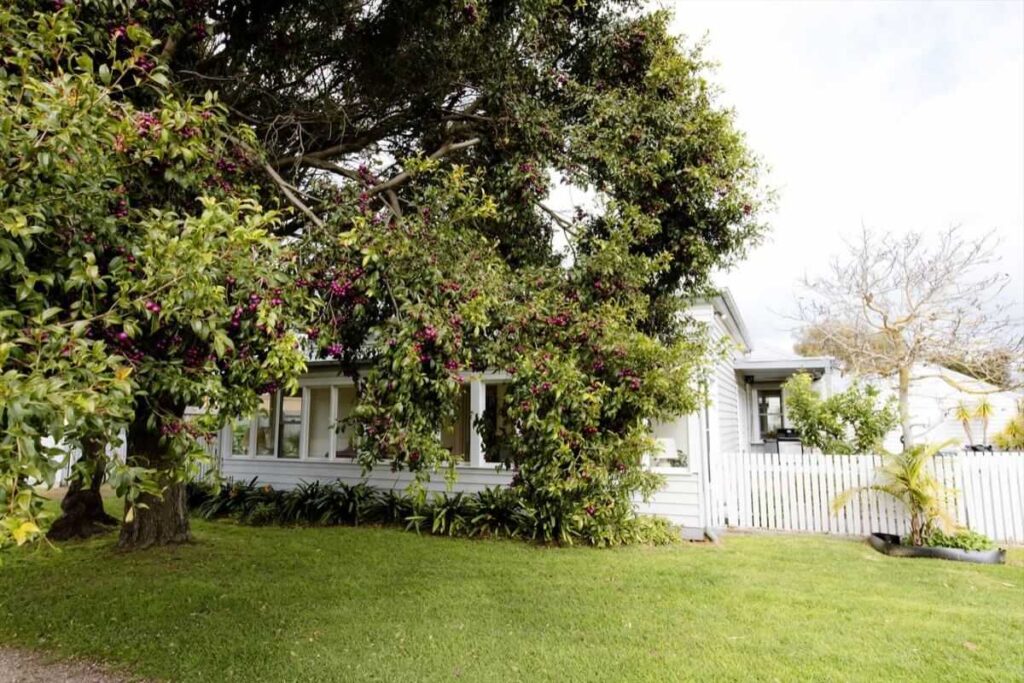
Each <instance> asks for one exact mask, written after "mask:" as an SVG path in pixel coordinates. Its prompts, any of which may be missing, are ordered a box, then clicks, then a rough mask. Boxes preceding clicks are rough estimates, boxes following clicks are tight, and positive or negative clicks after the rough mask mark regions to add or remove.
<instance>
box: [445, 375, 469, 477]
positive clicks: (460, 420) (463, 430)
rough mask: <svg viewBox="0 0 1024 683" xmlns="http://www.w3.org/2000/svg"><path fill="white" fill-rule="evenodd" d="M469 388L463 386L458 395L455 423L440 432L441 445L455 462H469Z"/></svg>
mask: <svg viewBox="0 0 1024 683" xmlns="http://www.w3.org/2000/svg"><path fill="white" fill-rule="evenodd" d="M469 413H470V411H469V387H468V386H463V387H462V391H461V393H460V394H459V405H458V409H457V413H456V415H455V423H454V424H451V425H448V426H447V427H445V428H444V429H442V430H441V445H442V446H444V447H445V448H447V449H448V450H449V451H451V454H452V455H454V456H455V457H456V460H462V461H463V462H469V428H470V414H469Z"/></svg>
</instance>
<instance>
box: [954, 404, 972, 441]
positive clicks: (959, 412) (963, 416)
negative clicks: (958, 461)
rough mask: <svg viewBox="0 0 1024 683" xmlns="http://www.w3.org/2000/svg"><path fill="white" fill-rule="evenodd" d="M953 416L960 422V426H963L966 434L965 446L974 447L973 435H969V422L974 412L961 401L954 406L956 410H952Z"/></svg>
mask: <svg viewBox="0 0 1024 683" xmlns="http://www.w3.org/2000/svg"><path fill="white" fill-rule="evenodd" d="M953 416H954V417H956V419H958V420H960V424H962V425H963V426H964V433H965V434H967V445H969V446H973V445H974V435H973V434H971V420H973V419H974V411H973V410H972V409H971V407H970V406H968V405H967V404H966V403H964V402H963V401H960V402H959V403H957V404H956V408H954V409H953Z"/></svg>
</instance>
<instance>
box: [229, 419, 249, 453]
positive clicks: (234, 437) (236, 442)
mask: <svg viewBox="0 0 1024 683" xmlns="http://www.w3.org/2000/svg"><path fill="white" fill-rule="evenodd" d="M251 434H252V420H250V419H249V418H245V419H241V420H235V421H234V422H232V423H231V454H232V455H249V436H250V435H251Z"/></svg>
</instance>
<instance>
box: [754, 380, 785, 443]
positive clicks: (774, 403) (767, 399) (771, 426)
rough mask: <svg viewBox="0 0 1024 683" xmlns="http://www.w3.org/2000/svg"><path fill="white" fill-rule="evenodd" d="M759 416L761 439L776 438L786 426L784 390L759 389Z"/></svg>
mask: <svg viewBox="0 0 1024 683" xmlns="http://www.w3.org/2000/svg"><path fill="white" fill-rule="evenodd" d="M757 416H758V422H759V424H760V427H761V438H762V439H770V438H774V437H775V435H776V434H777V433H778V431H779V430H780V429H782V428H783V427H785V426H786V422H785V415H784V414H783V409H782V390H780V389H758V391H757Z"/></svg>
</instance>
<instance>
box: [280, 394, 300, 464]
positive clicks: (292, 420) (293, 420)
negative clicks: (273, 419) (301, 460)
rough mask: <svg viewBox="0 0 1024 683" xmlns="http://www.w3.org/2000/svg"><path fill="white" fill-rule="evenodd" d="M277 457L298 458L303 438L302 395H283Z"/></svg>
mask: <svg viewBox="0 0 1024 683" xmlns="http://www.w3.org/2000/svg"><path fill="white" fill-rule="evenodd" d="M280 401H281V405H280V408H279V410H278V415H279V416H280V417H279V419H280V422H279V423H278V429H277V433H278V438H279V439H280V441H279V442H278V444H277V457H279V458H298V457H299V451H300V448H301V440H302V395H301V394H298V395H292V396H281V398H280Z"/></svg>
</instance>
